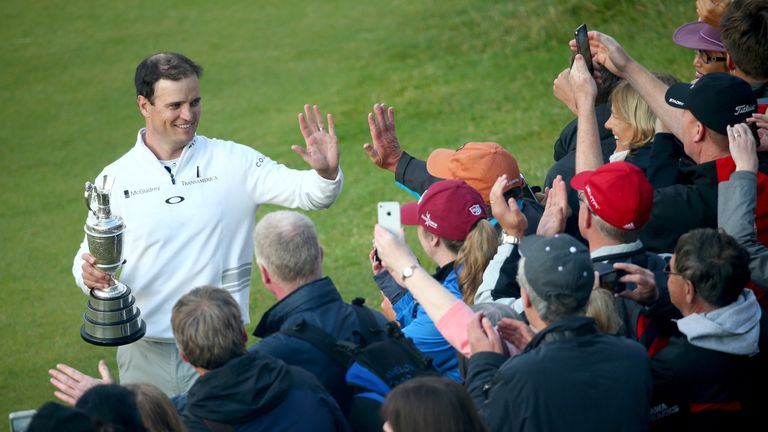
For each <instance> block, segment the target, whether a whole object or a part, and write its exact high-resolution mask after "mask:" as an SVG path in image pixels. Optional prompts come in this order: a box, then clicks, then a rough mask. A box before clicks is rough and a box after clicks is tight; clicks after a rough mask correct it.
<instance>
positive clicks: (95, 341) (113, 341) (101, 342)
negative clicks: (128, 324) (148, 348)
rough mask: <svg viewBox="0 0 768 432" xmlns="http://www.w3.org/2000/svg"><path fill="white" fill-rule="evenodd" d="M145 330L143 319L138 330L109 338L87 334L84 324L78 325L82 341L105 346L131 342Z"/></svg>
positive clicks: (141, 335)
mask: <svg viewBox="0 0 768 432" xmlns="http://www.w3.org/2000/svg"><path fill="white" fill-rule="evenodd" d="M146 332H147V325H146V324H145V323H144V320H142V321H141V326H140V328H139V331H138V332H136V333H134V334H131V335H128V336H124V337H119V338H110V339H104V338H100V337H96V336H93V335H89V334H88V332H86V331H85V324H83V325H82V326H80V337H82V338H83V340H84V341H86V342H88V343H89V344H91V345H97V346H106V347H113V346H122V345H128V344H132V343H134V342H136V341H137V340H139V339H141V338H143V337H144V333H146Z"/></svg>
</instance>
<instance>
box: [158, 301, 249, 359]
mask: <svg viewBox="0 0 768 432" xmlns="http://www.w3.org/2000/svg"><path fill="white" fill-rule="evenodd" d="M171 328H172V329H173V335H174V336H175V337H176V343H177V344H178V345H179V350H180V351H181V352H182V353H183V354H184V355H185V356H186V358H187V361H189V364H191V365H192V366H195V367H200V368H204V369H208V370H213V369H216V368H219V367H221V366H223V365H224V364H225V363H226V362H228V361H229V360H232V359H233V358H235V357H238V356H241V355H243V354H245V339H244V337H245V327H243V320H242V318H241V315H240V306H238V304H237V302H236V301H235V299H234V298H232V295H230V294H229V292H227V291H226V290H223V289H221V288H213V287H200V288H195V289H193V290H192V291H190V292H188V293H187V294H185V295H184V296H183V297H182V298H180V299H179V301H178V302H176V304H175V305H174V306H173V312H172V313H171Z"/></svg>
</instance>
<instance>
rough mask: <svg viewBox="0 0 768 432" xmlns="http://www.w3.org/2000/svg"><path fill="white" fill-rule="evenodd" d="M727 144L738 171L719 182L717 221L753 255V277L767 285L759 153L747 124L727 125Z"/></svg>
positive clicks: (767, 269)
mask: <svg viewBox="0 0 768 432" xmlns="http://www.w3.org/2000/svg"><path fill="white" fill-rule="evenodd" d="M728 144H729V148H730V151H731V156H732V157H733V161H734V162H735V163H736V171H735V172H733V173H732V174H731V178H730V179H729V180H728V181H727V182H722V183H720V184H719V185H718V201H717V223H718V225H719V226H720V227H721V228H722V229H723V230H725V232H727V233H728V234H730V235H732V236H733V237H734V238H735V239H736V241H738V242H739V244H741V245H742V246H744V247H745V248H746V249H747V251H748V252H749V255H750V263H749V269H750V270H751V272H752V280H753V281H754V282H755V283H757V284H758V285H760V286H761V287H763V288H768V248H766V247H765V246H764V245H763V244H762V243H760V242H759V241H758V240H757V233H756V232H755V206H756V204H757V165H758V161H757V153H756V150H755V147H756V143H755V139H754V137H753V136H752V132H751V131H750V129H749V127H747V126H746V125H745V124H740V125H736V126H733V127H730V126H729V127H728Z"/></svg>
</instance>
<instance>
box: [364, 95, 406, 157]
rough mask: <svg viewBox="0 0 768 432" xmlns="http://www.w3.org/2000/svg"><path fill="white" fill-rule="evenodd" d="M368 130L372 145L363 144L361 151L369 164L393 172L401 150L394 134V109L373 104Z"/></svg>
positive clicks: (401, 152)
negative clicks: (365, 154)
mask: <svg viewBox="0 0 768 432" xmlns="http://www.w3.org/2000/svg"><path fill="white" fill-rule="evenodd" d="M368 128H369V129H370V131H371V140H372V141H373V145H371V144H369V143H365V144H364V145H363V150H365V152H366V153H367V154H368V157H369V158H370V159H371V162H373V163H375V164H376V166H378V167H379V168H384V169H385V170H389V171H392V172H395V169H396V168H397V162H398V161H400V156H402V154H403V150H402V149H401V148H400V141H398V140H397V133H396V132H395V109H394V108H393V107H387V106H386V105H384V104H375V105H374V106H373V111H372V112H370V113H368Z"/></svg>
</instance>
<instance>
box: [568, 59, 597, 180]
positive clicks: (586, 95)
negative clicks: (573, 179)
mask: <svg viewBox="0 0 768 432" xmlns="http://www.w3.org/2000/svg"><path fill="white" fill-rule="evenodd" d="M564 72H565V71H564ZM568 82H569V83H570V84H571V91H572V92H573V94H574V100H575V101H576V112H577V113H578V127H577V128H576V173H577V174H578V173H580V172H582V171H590V170H595V169H597V168H599V167H600V166H601V165H603V152H602V148H601V147H600V134H599V133H598V131H597V117H596V116H595V98H596V97H597V85H596V84H595V79H594V78H593V77H592V76H591V75H590V74H589V70H588V69H587V64H586V62H585V61H584V58H583V57H582V56H581V55H580V54H577V55H576V57H575V58H574V60H573V66H572V67H571V70H570V71H569V72H568Z"/></svg>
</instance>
